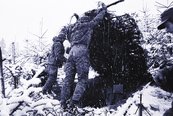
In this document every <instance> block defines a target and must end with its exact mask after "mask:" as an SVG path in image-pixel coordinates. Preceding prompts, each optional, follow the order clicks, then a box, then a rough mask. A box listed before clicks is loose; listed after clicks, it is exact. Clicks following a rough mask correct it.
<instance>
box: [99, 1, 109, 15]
mask: <svg viewBox="0 0 173 116" xmlns="http://www.w3.org/2000/svg"><path fill="white" fill-rule="evenodd" d="M98 7H99V8H98V13H99V12H101V11H102V10H107V6H106V5H105V4H104V3H103V2H98Z"/></svg>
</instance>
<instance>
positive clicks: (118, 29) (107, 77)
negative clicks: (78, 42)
mask: <svg viewBox="0 0 173 116" xmlns="http://www.w3.org/2000/svg"><path fill="white" fill-rule="evenodd" d="M141 38H142V34H141V32H140V30H139V29H138V26H137V24H136V22H135V20H134V19H133V18H132V17H131V16H130V15H128V14H125V15H122V16H113V15H112V14H109V13H107V14H106V16H105V17H104V20H103V21H102V22H101V23H100V24H99V25H98V26H97V27H96V28H95V29H94V31H93V35H92V39H91V42H90V45H89V53H90V62H91V66H92V67H93V68H94V70H95V71H97V72H98V73H99V74H100V76H101V77H100V78H101V80H104V82H102V84H99V87H98V88H102V87H106V86H111V85H113V84H119V83H120V84H123V86H124V92H125V93H129V92H132V91H134V90H136V89H137V88H138V87H139V86H141V85H142V84H145V83H146V82H148V81H149V80H150V78H149V77H150V75H149V74H148V72H147V65H146V59H145V56H144V50H143V48H142V47H141V46H140V45H139V44H140V42H139V41H140V39H141ZM95 88H97V87H95ZM92 91H93V90H92ZM97 91H99V90H97ZM97 91H94V92H95V93H96V94H97V93H101V90H100V92H97ZM98 95H99V94H98ZM97 97H98V96H97ZM99 99H100V100H101V99H102V98H99Z"/></svg>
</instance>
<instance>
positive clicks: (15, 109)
mask: <svg viewBox="0 0 173 116" xmlns="http://www.w3.org/2000/svg"><path fill="white" fill-rule="evenodd" d="M23 102H24V101H20V102H19V104H18V105H17V106H16V107H15V108H14V109H13V111H12V112H11V113H10V116H11V115H12V114H13V113H14V112H15V111H17V109H18V108H19V107H20V106H21V105H22V104H23Z"/></svg>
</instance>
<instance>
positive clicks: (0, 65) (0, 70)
mask: <svg viewBox="0 0 173 116" xmlns="http://www.w3.org/2000/svg"><path fill="white" fill-rule="evenodd" d="M2 62H3V60H2V52H1V47H0V79H1V80H0V81H1V83H0V84H1V85H0V86H1V88H0V89H1V92H2V95H3V97H5V84H4V77H3V65H2Z"/></svg>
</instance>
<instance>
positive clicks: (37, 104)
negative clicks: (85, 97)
mask: <svg viewBox="0 0 173 116" xmlns="http://www.w3.org/2000/svg"><path fill="white" fill-rule="evenodd" d="M41 70H43V69H42V68H39V70H37V72H39V71H41ZM36 75H37V74H36ZM36 75H35V76H34V77H33V78H32V79H30V80H26V79H21V80H20V81H21V86H20V87H19V88H18V89H13V90H11V91H7V95H6V98H1V99H0V116H9V115H14V116H36V115H39V116H62V115H66V112H62V109H61V107H60V102H59V101H58V100H56V99H54V98H53V96H54V95H53V94H52V95H43V94H42V88H41V87H37V85H38V83H40V80H39V79H38V78H36ZM95 75H97V74H96V73H95V72H94V71H93V70H90V78H91V77H93V76H95ZM64 76H65V75H64V72H63V68H61V69H59V72H58V78H59V79H63V78H64ZM8 86H10V85H8ZM6 88H8V87H6ZM140 94H142V104H143V106H144V107H145V108H146V110H147V112H146V110H143V116H149V114H150V115H151V116H162V115H163V113H164V112H165V110H167V109H169V108H170V107H171V102H172V99H173V95H172V93H169V92H166V91H164V90H162V89H160V88H159V87H156V86H151V85H149V84H147V85H145V86H144V87H143V89H142V90H140V91H137V92H135V93H133V95H132V96H131V97H129V98H128V99H127V100H126V102H125V103H124V104H122V105H121V106H119V107H118V108H117V109H111V108H110V107H103V108H91V107H85V108H83V109H81V108H78V109H77V113H79V115H85V116H138V113H139V110H137V109H138V104H139V103H140ZM148 113H149V114H148Z"/></svg>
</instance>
